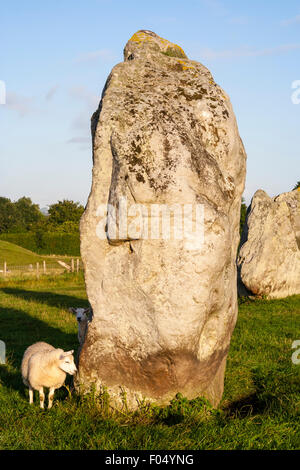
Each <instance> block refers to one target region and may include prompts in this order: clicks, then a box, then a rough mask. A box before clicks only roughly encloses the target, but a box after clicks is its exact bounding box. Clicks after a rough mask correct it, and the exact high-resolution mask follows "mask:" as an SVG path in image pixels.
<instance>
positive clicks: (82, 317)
mask: <svg viewBox="0 0 300 470" xmlns="http://www.w3.org/2000/svg"><path fill="white" fill-rule="evenodd" d="M69 312H71V313H74V315H76V320H77V322H78V323H81V322H88V321H89V319H90V315H91V308H73V307H71V308H69Z"/></svg>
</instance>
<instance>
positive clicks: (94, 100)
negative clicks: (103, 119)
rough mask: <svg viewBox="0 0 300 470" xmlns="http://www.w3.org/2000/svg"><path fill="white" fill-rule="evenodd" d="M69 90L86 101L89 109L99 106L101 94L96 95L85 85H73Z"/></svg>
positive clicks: (74, 95)
mask: <svg viewBox="0 0 300 470" xmlns="http://www.w3.org/2000/svg"><path fill="white" fill-rule="evenodd" d="M69 91H70V94H71V96H73V97H74V98H77V99H80V100H82V101H84V102H85V104H86V105H87V106H88V108H89V109H93V110H94V109H95V108H97V107H98V104H99V101H100V96H97V95H94V94H93V93H91V92H90V91H89V90H87V88H85V87H84V86H78V87H73V88H71V89H70V90H69Z"/></svg>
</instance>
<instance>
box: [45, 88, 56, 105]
mask: <svg viewBox="0 0 300 470" xmlns="http://www.w3.org/2000/svg"><path fill="white" fill-rule="evenodd" d="M58 88H59V86H58V85H54V86H53V87H52V88H50V90H49V91H48V92H47V93H46V96H45V98H46V100H47V101H50V100H51V99H52V98H53V96H54V95H55V93H56V92H57V90H58Z"/></svg>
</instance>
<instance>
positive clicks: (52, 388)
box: [48, 387, 55, 408]
mask: <svg viewBox="0 0 300 470" xmlns="http://www.w3.org/2000/svg"><path fill="white" fill-rule="evenodd" d="M54 391H55V388H54V387H51V388H50V390H49V395H48V408H51V407H52V403H53V397H54Z"/></svg>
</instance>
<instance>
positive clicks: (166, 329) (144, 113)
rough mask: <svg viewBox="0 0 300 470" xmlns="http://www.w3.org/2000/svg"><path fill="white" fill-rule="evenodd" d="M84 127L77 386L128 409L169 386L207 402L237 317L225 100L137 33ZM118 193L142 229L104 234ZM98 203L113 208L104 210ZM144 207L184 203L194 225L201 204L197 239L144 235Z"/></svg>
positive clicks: (230, 116)
mask: <svg viewBox="0 0 300 470" xmlns="http://www.w3.org/2000/svg"><path fill="white" fill-rule="evenodd" d="M92 134H93V145H94V147H93V148H94V152H93V159H94V168H93V183H92V190H91V194H90V197H89V201H88V205H87V208H86V211H85V213H84V215H83V218H82V221H81V253H82V258H83V262H84V267H85V280H86V287H87V293H88V298H89V301H90V303H91V305H92V308H93V312H94V319H93V322H92V323H91V324H90V327H89V331H88V334H87V337H86V341H85V343H84V345H83V348H82V352H81V356H80V361H79V370H80V373H79V376H78V377H77V383H79V382H80V383H83V384H85V385H86V386H89V385H91V384H92V383H95V384H96V385H97V387H101V386H106V387H107V389H108V391H109V393H110V395H111V397H112V398H113V400H114V401H115V402H116V403H118V402H120V401H121V400H122V396H123V397H124V392H126V395H127V401H128V405H129V406H130V407H135V406H137V400H138V399H140V398H141V397H145V398H146V399H152V400H155V401H157V402H159V403H165V402H167V401H168V400H169V399H170V398H172V397H173V396H174V394H175V393H176V392H181V393H183V394H184V395H185V396H187V397H189V398H192V397H196V396H198V395H201V394H202V395H204V396H206V397H207V398H208V399H210V400H211V402H212V403H214V404H217V403H218V402H219V400H220V399H221V396H222V392H223V379H224V370H225V363H226V356H227V353H228V348H229V343H230V337H231V334H232V331H233V329H234V326H235V322H236V318H237V288H236V264H235V260H236V252H237V247H238V242H239V217H240V205H241V195H242V193H243V189H244V179H245V164H246V155H245V151H244V148H243V144H242V142H241V139H240V137H239V133H238V128H237V124H236V120H235V116H234V113H233V111H232V107H231V104H230V101H229V98H228V96H227V95H226V93H225V92H224V91H223V90H222V89H221V88H220V87H219V86H218V85H217V84H216V83H215V82H214V80H213V78H212V76H211V74H210V72H209V71H208V70H207V69H206V68H205V67H204V66H203V65H201V64H200V63H198V62H195V61H192V60H189V59H188V58H187V57H186V55H185V53H184V52H183V50H182V49H181V48H180V47H179V46H177V45H175V44H172V43H170V42H169V41H166V40H165V39H162V38H160V37H159V36H157V35H156V34H155V33H152V32H151V31H139V32H137V33H136V34H134V35H133V36H132V38H131V39H130V40H129V41H128V43H127V45H126V47H125V50H124V62H123V63H120V64H118V65H116V66H115V67H114V68H113V70H112V72H111V74H110V76H109V78H108V80H107V83H106V86H105V88H104V91H103V95H102V100H101V103H100V106H99V109H98V111H97V112H96V113H95V114H94V116H93V118H92ZM122 197H123V198H126V201H127V204H128V207H129V206H130V205H131V204H133V203H135V204H138V203H139V204H143V207H144V209H143V211H144V212H143V218H141V219H140V220H141V221H142V222H141V224H142V226H143V230H144V232H143V236H141V235H134V234H128V233H126V234H125V235H124V234H121V235H120V233H119V234H118V233H114V231H115V230H114V222H115V220H117V224H119V222H118V221H119V216H120V213H121V207H123V206H124V205H123V202H121V203H120V199H121V198H122ZM108 203H109V204H111V206H113V207H114V208H115V209H116V213H114V210H110V211H109V214H108V216H107V217H106V216H105V217H104V218H103V206H104V207H105V208H107V204H108ZM153 204H165V205H166V206H171V205H172V204H177V207H178V205H179V207H180V208H181V207H182V206H181V205H183V204H190V205H192V206H193V209H194V215H193V217H194V222H195V218H196V216H195V206H196V205H197V204H198V205H202V207H204V244H203V246H202V247H200V248H199V246H198V248H197V243H196V244H193V241H192V242H191V243H190V242H189V241H188V240H185V239H174V237H173V239H170V240H167V239H162V238H160V239H151V238H150V237H149V238H148V239H145V238H146V236H145V234H146V231H147V229H146V228H145V227H146V225H144V224H145V223H148V226H149V225H150V223H153V220H154V221H155V220H156V218H155V216H153V217H152V218H151V217H150V215H149V214H150V208H153V207H154V206H153ZM187 207H190V206H187ZM151 210H152V209H151ZM133 213H134V211H133V212H132V213H131V215H133ZM174 220H175V219H174ZM103 221H104V222H103ZM119 225H120V224H119ZM119 225H118V227H119V228H120V229H122V230H123V229H124V226H122V227H123V228H122V227H120V226H119ZM104 226H106V229H107V231H108V234H107V236H105V237H103V236H102V233H103V227H104ZM148 235H149V232H148ZM199 236H200V235H199ZM103 238H104V239H103ZM171 238H172V237H171ZM197 241H199V240H197V239H196V240H194V242H197Z"/></svg>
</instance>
